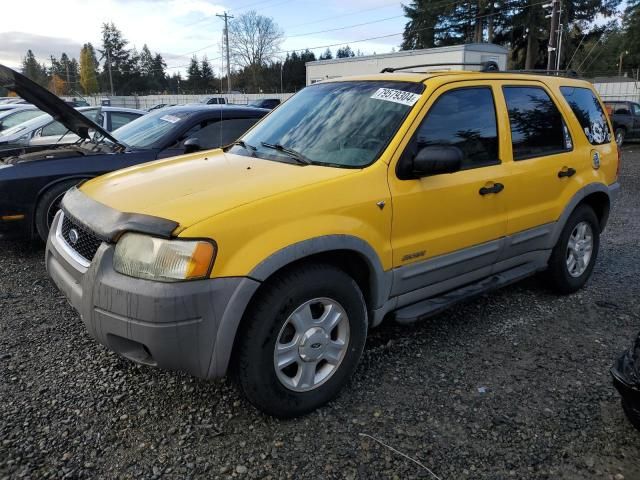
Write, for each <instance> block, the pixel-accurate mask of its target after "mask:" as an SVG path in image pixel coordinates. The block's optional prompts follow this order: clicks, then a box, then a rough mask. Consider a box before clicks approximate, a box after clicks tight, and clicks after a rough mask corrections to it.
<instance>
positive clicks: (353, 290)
mask: <svg viewBox="0 0 640 480" xmlns="http://www.w3.org/2000/svg"><path fill="white" fill-rule="evenodd" d="M318 298H325V299H330V300H333V301H336V302H338V303H339V305H340V307H342V309H343V310H344V312H345V313H346V316H347V318H346V319H345V320H343V322H347V323H348V328H349V338H348V341H347V342H346V348H345V350H344V353H343V357H342V360H341V361H340V362H339V363H338V365H337V366H335V367H334V368H335V370H334V371H333V373H332V374H331V375H330V376H328V377H327V379H326V381H324V383H319V385H318V386H317V387H315V388H314V389H313V390H310V391H303V392H300V391H294V390H292V389H290V388H288V387H287V386H285V384H284V383H283V382H282V381H281V380H280V379H279V378H278V375H282V373H278V372H276V366H275V360H274V358H275V348H276V342H277V341H278V339H279V337H280V335H281V334H282V332H284V329H285V328H287V327H285V324H287V323H288V319H289V316H290V315H291V314H292V313H293V312H294V311H295V310H296V309H298V308H299V307H300V306H301V305H304V304H305V303H306V302H308V301H310V300H312V299H318ZM367 326H368V323H367V310H366V304H365V300H364V297H363V295H362V292H361V291H360V288H358V285H357V284H356V282H355V281H354V280H353V279H352V278H351V277H350V276H349V275H347V274H346V273H345V272H343V271H342V270H339V269H338V268H335V267H333V266H330V265H316V264H312V265H306V266H301V267H299V268H296V269H294V270H289V271H285V273H283V274H280V275H277V276H276V277H274V278H273V279H270V280H269V281H268V284H266V285H265V286H264V287H263V289H262V290H261V291H260V292H258V294H257V298H256V299H255V300H254V301H253V302H252V304H251V306H250V307H249V310H248V311H247V313H246V315H245V318H244V320H243V324H242V327H241V329H240V330H239V332H238V335H239V336H238V337H237V338H238V339H239V341H240V343H239V344H238V345H237V349H236V352H235V356H234V362H233V367H232V368H233V372H232V373H233V374H234V377H235V379H236V381H237V383H238V384H239V386H240V389H241V390H242V392H243V393H244V394H245V396H246V397H247V399H248V400H249V401H250V402H251V403H252V404H253V405H255V406H256V407H257V408H258V409H260V410H262V411H263V412H265V413H267V414H269V415H273V416H275V417H279V418H291V417H297V416H300V415H304V414H306V413H309V412H311V411H312V410H315V409H316V408H318V407H320V406H322V405H324V404H325V403H327V402H329V401H331V400H332V399H333V398H334V397H335V396H336V395H337V394H338V393H339V392H340V390H341V389H342V388H343V387H344V386H345V384H346V383H347V382H348V380H349V378H350V377H351V376H352V374H353V372H354V371H355V369H356V367H357V365H358V361H359V360H360V356H361V355H362V351H363V349H364V345H365V341H366V337H367ZM331 334H332V333H330V335H331ZM313 345H317V344H315V343H314V344H313ZM314 348H318V347H314ZM295 351H296V352H297V351H298V348H297V347H296V350H295ZM322 361H323V360H321V362H322ZM292 367H293V365H292ZM301 367H302V365H301V364H300V363H297V364H296V365H295V367H294V368H296V369H297V368H301ZM315 368H318V367H315V366H314V371H315ZM283 371H284V370H283ZM314 378H315V377H314Z"/></svg>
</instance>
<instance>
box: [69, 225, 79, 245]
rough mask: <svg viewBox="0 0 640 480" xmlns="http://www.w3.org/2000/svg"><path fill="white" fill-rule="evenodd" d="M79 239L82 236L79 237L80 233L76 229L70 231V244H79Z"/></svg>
mask: <svg viewBox="0 0 640 480" xmlns="http://www.w3.org/2000/svg"><path fill="white" fill-rule="evenodd" d="M78 238H80V235H78V231H77V230H76V229H75V228H72V229H71V230H69V242H71V245H75V244H76V243H78Z"/></svg>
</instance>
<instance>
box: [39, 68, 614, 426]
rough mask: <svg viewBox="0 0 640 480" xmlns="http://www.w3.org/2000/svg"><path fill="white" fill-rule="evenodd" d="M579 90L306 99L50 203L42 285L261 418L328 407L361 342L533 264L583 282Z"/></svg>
mask: <svg viewBox="0 0 640 480" xmlns="http://www.w3.org/2000/svg"><path fill="white" fill-rule="evenodd" d="M618 155H619V152H618V149H617V146H616V143H615V141H614V139H613V138H612V135H611V125H610V124H609V120H608V118H607V116H606V114H605V113H604V109H603V105H602V103H601V101H600V100H599V99H598V96H597V95H596V93H595V92H594V90H593V88H592V86H591V85H590V84H589V83H586V82H583V81H579V80H576V79H570V78H562V77H555V76H553V77H552V76H543V75H540V76H535V75H524V74H516V73H507V72H495V71H494V72H476V71H459V72H429V73H414V72H405V73H402V72H392V73H382V74H377V75H368V76H361V77H350V78H341V79H333V80H329V81H326V82H321V83H317V84H314V85H312V86H309V87H307V88H305V89H304V90H302V91H301V92H299V93H298V94H296V95H295V96H293V97H292V98H291V99H290V100H289V101H287V102H286V103H284V104H283V105H282V106H280V107H279V108H278V109H276V110H274V111H273V112H272V113H271V114H270V115H268V116H267V117H265V118H264V119H263V120H261V121H260V122H259V123H258V124H256V125H255V126H254V127H253V128H252V129H251V130H249V132H247V133H246V134H245V135H244V136H243V137H242V138H241V139H240V140H238V141H237V142H235V143H234V144H233V145H230V146H227V147H225V148H222V149H217V150H210V151H206V152H198V153H195V154H190V155H184V156H181V157H177V158H172V159H167V160H160V161H156V162H152V163H149V164H146V165H141V166H136V167H132V168H128V169H125V170H121V171H118V172H114V173H110V174H107V175H104V176H102V177H98V178H96V179H93V180H90V181H87V182H86V183H84V184H82V185H81V186H79V187H78V188H73V189H72V190H70V191H69V192H68V193H67V194H66V196H65V197H64V199H63V201H62V207H61V211H60V212H58V214H57V216H56V217H55V220H54V224H53V226H52V228H51V233H50V235H49V239H48V243H47V250H46V266H47V269H48V272H49V275H50V276H51V277H52V279H53V281H54V282H55V283H56V285H57V286H58V287H59V288H60V290H61V291H62V292H64V294H65V295H66V296H67V297H68V299H69V301H70V302H71V304H72V305H73V306H74V307H75V308H76V309H77V310H78V312H79V313H80V316H81V317H82V321H83V322H84V323H85V325H86V328H87V329H88V331H89V333H90V334H91V335H92V336H93V337H95V338H96V339H97V340H98V341H99V342H101V343H103V344H104V345H106V346H107V347H108V348H110V349H112V350H114V351H116V352H118V353H119V354H121V355H123V356H125V357H126V358H129V359H131V360H133V361H135V362H139V363H142V364H147V365H153V366H157V367H161V368H168V369H179V370H183V371H186V372H189V373H191V374H193V375H196V376H198V377H203V378H212V377H218V376H222V375H225V374H231V375H232V376H233V377H234V378H235V379H236V380H237V383H238V384H239V386H240V388H241V390H242V391H243V392H244V394H245V395H246V397H247V398H248V399H249V400H250V401H251V402H252V403H253V404H254V405H256V406H257V407H259V408H260V409H262V410H263V411H265V412H267V413H269V414H271V415H275V416H279V417H290V416H296V415H300V414H304V413H306V412H309V411H311V410H313V409H314V408H317V407H318V406H320V405H322V404H324V403H326V402H327V401H329V400H331V399H332V398H333V397H334V396H335V395H336V394H337V393H338V391H339V390H340V389H341V388H342V387H343V386H344V385H345V383H346V382H347V381H348V379H349V377H350V376H351V375H352V373H353V372H354V370H355V369H356V365H357V363H358V360H359V358H360V356H361V354H362V351H363V348H364V344H365V338H366V336H367V331H368V329H369V328H372V327H375V326H377V325H378V324H380V322H381V321H382V320H383V319H384V318H389V317H393V318H395V320H396V321H398V322H400V323H410V322H415V321H417V320H420V319H423V318H425V317H427V316H428V315H430V314H434V313H436V312H440V311H441V310H443V309H444V308H446V307H448V306H450V305H452V304H454V303H456V302H458V301H461V300H464V299H468V298H470V297H473V296H475V295H478V294H481V293H485V292H487V291H490V290H493V289H495V288H497V287H500V286H503V285H506V284H509V283H512V282H515V281H517V280H520V279H522V278H524V277H527V276H529V275H532V274H535V273H537V272H544V275H546V276H547V278H548V283H549V285H550V286H551V287H552V288H554V289H555V290H556V291H557V292H559V293H565V294H567V293H571V292H574V291H576V290H577V289H579V288H580V287H582V286H583V285H584V284H585V282H586V281H587V279H588V278H589V276H590V275H591V272H592V270H593V267H594V263H595V261H596V257H597V254H598V248H599V238H600V234H601V232H602V231H603V229H604V228H605V225H606V223H607V218H608V216H609V211H610V208H611V206H612V204H613V201H614V199H615V197H616V194H617V192H618V183H617V175H618V164H619V157H618Z"/></svg>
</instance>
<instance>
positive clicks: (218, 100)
mask: <svg viewBox="0 0 640 480" xmlns="http://www.w3.org/2000/svg"><path fill="white" fill-rule="evenodd" d="M200 103H204V104H205V105H225V104H226V103H227V100H226V99H225V98H224V97H205V98H203V99H202V100H200Z"/></svg>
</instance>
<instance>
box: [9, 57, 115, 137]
mask: <svg viewBox="0 0 640 480" xmlns="http://www.w3.org/2000/svg"><path fill="white" fill-rule="evenodd" d="M0 86H2V87H4V88H6V89H8V90H11V91H12V92H15V93H16V94H18V95H20V97H21V98H23V99H24V100H26V101H28V102H29V103H32V104H33V105H35V106H36V107H38V108H39V109H40V110H42V111H43V112H46V113H48V114H49V115H51V116H52V117H53V118H54V119H56V120H57V121H59V122H60V123H62V124H63V125H64V126H65V127H67V128H68V129H69V130H70V131H71V132H73V133H75V134H76V135H78V136H79V137H80V138H86V139H88V138H89V130H95V131H97V132H98V133H99V134H100V135H102V136H103V137H105V138H107V139H109V140H111V141H112V142H114V143H115V144H116V145H122V144H121V143H120V142H118V141H117V140H116V139H115V138H114V137H112V136H111V135H110V134H109V132H107V131H106V130H104V129H103V128H102V127H101V126H100V125H97V124H96V123H94V122H92V121H91V120H89V119H88V118H87V117H85V116H84V115H83V114H82V113H81V112H79V111H77V110H76V109H75V108H73V107H70V106H69V105H67V104H66V103H65V102H64V101H63V100H62V99H60V98H58V97H57V96H56V95H54V94H53V93H51V92H50V91H48V90H47V89H45V88H43V87H41V86H40V85H38V84H37V83H35V82H34V81H32V80H29V79H28V78H27V77H25V76H24V75H22V74H20V73H18V72H16V71H14V70H11V69H10V68H8V67H5V66H4V65H2V64H0Z"/></svg>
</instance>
